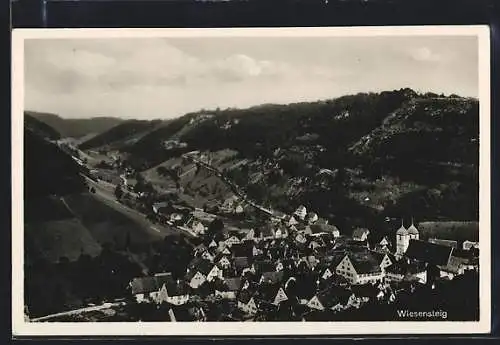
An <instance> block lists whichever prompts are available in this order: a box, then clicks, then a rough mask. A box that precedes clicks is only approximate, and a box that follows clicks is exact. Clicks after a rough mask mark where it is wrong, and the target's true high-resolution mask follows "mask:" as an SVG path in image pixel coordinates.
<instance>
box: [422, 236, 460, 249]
mask: <svg viewBox="0 0 500 345" xmlns="http://www.w3.org/2000/svg"><path fill="white" fill-rule="evenodd" d="M428 241H429V243H433V244H439V245H441V246H446V247H451V248H455V249H457V248H458V243H457V241H452V240H442V239H438V238H429V239H428Z"/></svg>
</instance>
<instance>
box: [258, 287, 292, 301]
mask: <svg viewBox="0 0 500 345" xmlns="http://www.w3.org/2000/svg"><path fill="white" fill-rule="evenodd" d="M256 297H258V299H259V300H260V301H261V302H264V303H270V304H272V305H275V306H278V305H279V304H280V303H281V302H284V301H287V300H288V296H287V295H286V293H285V290H284V288H283V287H282V286H281V285H280V284H261V285H260V286H259V288H258V290H257V295H256Z"/></svg>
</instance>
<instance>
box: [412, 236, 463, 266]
mask: <svg viewBox="0 0 500 345" xmlns="http://www.w3.org/2000/svg"><path fill="white" fill-rule="evenodd" d="M452 252H453V248H451V247H447V246H442V245H439V244H434V243H429V242H424V241H420V240H410V244H409V245H408V249H407V250H406V253H405V255H406V256H407V257H409V258H411V259H414V260H418V261H423V262H427V263H430V264H432V265H440V266H446V265H447V264H448V262H449V260H450V256H451V254H452Z"/></svg>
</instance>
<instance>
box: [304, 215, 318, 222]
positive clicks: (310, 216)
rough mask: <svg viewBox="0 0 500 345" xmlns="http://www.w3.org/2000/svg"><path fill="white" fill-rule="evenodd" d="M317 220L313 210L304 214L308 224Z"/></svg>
mask: <svg viewBox="0 0 500 345" xmlns="http://www.w3.org/2000/svg"><path fill="white" fill-rule="evenodd" d="M317 221H318V215H317V214H316V213H314V212H309V213H308V214H307V216H306V222H307V223H308V224H314V223H316V222H317Z"/></svg>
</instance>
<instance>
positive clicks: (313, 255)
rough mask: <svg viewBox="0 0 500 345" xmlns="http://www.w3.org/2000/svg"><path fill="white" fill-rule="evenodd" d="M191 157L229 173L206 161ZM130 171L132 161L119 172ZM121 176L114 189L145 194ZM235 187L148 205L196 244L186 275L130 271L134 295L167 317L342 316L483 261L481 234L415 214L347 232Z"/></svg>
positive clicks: (153, 216)
mask: <svg viewBox="0 0 500 345" xmlns="http://www.w3.org/2000/svg"><path fill="white" fill-rule="evenodd" d="M188 157H189V158H190V159H191V160H192V161H194V162H196V163H197V164H198V165H199V166H202V167H203V168H206V169H209V170H212V172H213V173H214V174H217V175H218V177H219V178H221V179H223V180H224V179H226V177H225V176H224V175H223V174H222V173H221V172H219V171H217V170H216V169H215V168H213V167H211V166H210V162H209V161H203V160H201V159H197V158H195V156H194V155H193V154H190V155H188ZM82 164H83V162H82ZM130 175H132V172H131V171H130V170H127V169H125V170H124V171H123V173H122V175H120V177H122V176H130ZM122 181H123V182H121V183H120V184H117V186H116V188H117V189H119V188H123V189H125V190H129V193H133V194H134V195H135V196H136V198H137V199H141V198H143V197H144V193H143V192H142V193H140V194H139V193H134V192H133V189H134V188H133V186H129V185H127V184H126V181H127V180H126V178H122ZM227 183H231V181H229V180H228V181H227ZM232 187H233V190H234V191H235V193H234V194H233V195H231V196H230V197H228V198H226V199H225V200H221V201H220V202H219V203H214V204H212V205H207V206H206V207H204V208H203V209H200V208H193V207H187V206H186V205H177V204H175V203H173V202H172V201H171V200H170V201H159V200H156V201H154V202H151V200H150V203H149V205H150V209H148V210H146V211H144V210H143V209H141V210H142V212H143V213H144V214H145V216H146V217H147V218H148V219H149V220H150V221H151V222H153V223H157V224H162V225H164V226H168V227H172V228H175V229H177V230H178V231H179V233H180V234H182V235H183V236H186V237H187V238H190V239H195V241H194V243H196V245H195V247H194V250H193V252H192V258H191V261H190V263H189V265H188V267H187V269H186V271H185V272H184V274H183V275H179V274H178V273H177V272H176V273H173V272H151V273H150V274H149V275H147V276H138V277H136V278H134V279H133V280H132V281H130V284H129V286H128V290H127V291H124V295H127V296H130V298H129V300H128V303H129V304H133V305H136V306H137V307H141V306H142V307H144V306H145V307H148V308H153V309H156V310H160V311H161V312H162V314H161V315H160V317H159V319H160V320H162V321H270V320H289V321H290V320H298V321H309V320H335V319H336V317H340V318H342V317H341V316H339V315H346V313H350V312H352V311H355V310H359V309H361V308H363V307H364V306H367V305H370V306H373V305H378V306H382V305H385V306H388V305H389V306H390V305H397V304H398V301H399V300H401V299H404V298H407V296H408V295H411V294H412V293H414V292H415V291H419V290H422V289H425V290H429V291H432V290H433V289H435V288H436V287H437V286H439V284H440V283H441V282H446V281H451V280H453V279H456V278H457V277H460V276H462V275H464V274H467V273H468V272H478V270H479V267H478V262H479V260H478V256H479V252H478V248H479V243H478V242H474V241H470V240H466V241H460V242H459V241H456V240H452V239H448V238H427V239H423V238H421V236H420V233H419V230H418V227H417V226H418V223H416V222H415V221H414V219H411V222H409V223H410V225H409V226H405V224H404V222H405V221H408V219H405V220H403V219H401V220H400V222H401V223H400V226H399V228H394V231H393V232H392V234H391V235H390V236H389V235H388V236H382V237H380V236H377V235H376V234H374V232H373V231H370V229H368V228H356V229H354V231H353V232H352V234H350V235H347V234H344V233H343V232H342V230H341V229H339V228H337V226H335V225H334V224H330V223H329V221H328V220H326V219H323V218H321V217H319V216H318V214H316V213H315V212H314V210H308V209H307V207H306V206H305V205H300V206H299V207H298V208H297V209H296V210H295V212H294V213H293V214H285V213H283V212H279V211H275V210H271V209H269V208H265V207H263V206H260V205H258V204H257V203H255V202H253V201H251V200H250V199H248V198H247V197H246V195H245V194H244V193H243V192H239V191H238V189H237V186H236V185H233V186H232ZM121 202H123V201H121ZM134 205H135V207H137V204H134ZM141 207H142V208H144V207H145V206H144V204H142V205H141ZM139 319H140V318H139Z"/></svg>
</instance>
